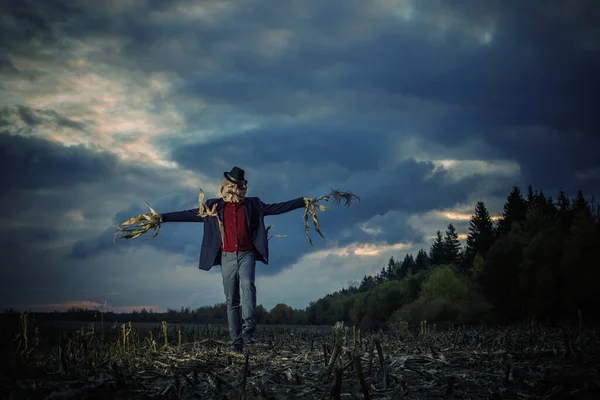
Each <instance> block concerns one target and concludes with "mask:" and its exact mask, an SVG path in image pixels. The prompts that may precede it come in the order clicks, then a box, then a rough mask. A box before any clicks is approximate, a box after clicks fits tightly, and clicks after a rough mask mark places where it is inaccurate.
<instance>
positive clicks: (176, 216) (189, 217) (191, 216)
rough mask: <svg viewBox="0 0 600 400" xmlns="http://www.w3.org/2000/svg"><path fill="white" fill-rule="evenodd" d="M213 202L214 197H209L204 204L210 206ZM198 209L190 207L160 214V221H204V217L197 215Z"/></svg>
mask: <svg viewBox="0 0 600 400" xmlns="http://www.w3.org/2000/svg"><path fill="white" fill-rule="evenodd" d="M214 203H215V200H214V199H209V200H207V201H206V202H205V203H204V204H206V206H207V207H209V208H210V207H212V206H213V204H214ZM198 210H199V209H198V208H192V209H189V210H183V211H174V212H168V213H164V214H160V216H161V218H162V222H204V218H202V217H199V216H198Z"/></svg>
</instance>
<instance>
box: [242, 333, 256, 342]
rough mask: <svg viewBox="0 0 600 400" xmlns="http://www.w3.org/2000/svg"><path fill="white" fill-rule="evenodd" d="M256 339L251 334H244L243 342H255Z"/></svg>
mask: <svg viewBox="0 0 600 400" xmlns="http://www.w3.org/2000/svg"><path fill="white" fill-rule="evenodd" d="M257 343H258V340H256V338H255V337H254V336H253V335H250V334H248V335H244V344H257Z"/></svg>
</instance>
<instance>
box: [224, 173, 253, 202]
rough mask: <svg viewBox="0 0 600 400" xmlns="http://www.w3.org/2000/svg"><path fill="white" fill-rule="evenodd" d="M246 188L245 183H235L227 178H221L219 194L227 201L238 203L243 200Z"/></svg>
mask: <svg viewBox="0 0 600 400" xmlns="http://www.w3.org/2000/svg"><path fill="white" fill-rule="evenodd" d="M247 190H248V188H247V186H246V185H243V184H235V183H233V182H230V181H228V180H227V179H223V181H222V182H221V196H222V197H223V200H224V201H226V202H228V203H239V202H240V201H242V200H244V198H245V197H246V191H247Z"/></svg>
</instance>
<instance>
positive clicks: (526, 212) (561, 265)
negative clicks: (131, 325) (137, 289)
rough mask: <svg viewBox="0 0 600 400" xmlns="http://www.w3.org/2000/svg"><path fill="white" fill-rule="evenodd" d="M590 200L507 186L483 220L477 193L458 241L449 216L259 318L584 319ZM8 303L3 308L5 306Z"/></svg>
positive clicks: (598, 281)
mask: <svg viewBox="0 0 600 400" xmlns="http://www.w3.org/2000/svg"><path fill="white" fill-rule="evenodd" d="M598 254H600V207H599V205H597V204H596V203H595V201H594V199H593V198H592V199H590V200H588V199H586V198H585V197H584V196H583V194H582V192H581V191H579V192H578V193H577V194H576V196H575V197H573V198H570V197H569V196H568V195H567V194H566V193H565V192H564V191H562V190H561V191H560V192H559V193H558V196H557V197H556V199H553V198H552V197H549V196H546V195H545V194H544V193H543V192H542V191H538V190H535V191H534V190H533V189H532V187H531V186H530V187H529V188H528V191H527V193H526V194H523V193H522V192H521V190H520V189H519V188H518V187H517V186H515V187H513V188H512V190H511V191H510V193H509V194H508V197H507V199H506V201H505V203H504V209H503V212H502V215H501V217H500V218H499V219H498V220H496V221H492V219H491V217H490V214H489V212H488V210H487V207H486V205H485V204H484V203H483V202H482V201H479V202H478V203H477V205H476V207H475V210H474V214H473V215H472V217H471V221H470V226H469V232H468V237H467V240H466V245H465V246H462V245H461V243H460V241H459V240H458V233H457V232H456V229H455V228H454V225H453V224H449V225H448V226H447V227H446V228H445V231H444V233H442V232H441V231H437V236H436V239H435V240H434V241H433V243H432V245H431V248H430V249H429V250H428V251H426V250H425V249H420V251H419V252H418V253H417V254H416V255H415V256H413V255H412V254H407V255H406V256H405V257H404V259H403V260H401V261H400V260H395V259H394V258H393V257H392V258H391V259H390V260H389V263H388V265H387V267H383V268H382V269H381V271H380V272H379V273H378V274H377V275H376V276H364V278H363V279H362V281H361V282H360V283H359V284H357V285H354V286H349V287H347V288H343V289H342V290H340V291H338V292H335V293H330V294H327V295H326V296H324V297H323V298H321V299H318V300H316V301H313V302H311V303H310V304H309V305H308V307H306V308H305V309H294V308H291V307H289V306H287V305H286V304H283V303H281V304H277V305H276V306H275V307H273V309H271V310H270V311H267V310H266V309H265V308H264V307H263V306H261V305H259V306H258V307H257V314H258V323H259V324H315V325H321V324H334V323H335V322H337V321H345V322H349V323H360V324H363V325H364V324H380V323H389V322H392V323H394V322H407V323H418V322H419V321H422V320H427V321H428V322H431V323H444V322H447V323H467V324H478V323H492V322H494V323H510V322H520V321H526V320H528V321H531V320H536V321H540V322H544V323H557V322H563V321H565V320H569V321H581V319H584V320H585V321H586V322H589V321H592V320H593V319H594V318H597V317H595V314H596V313H594V310H595V309H597V308H598V306H600V292H599V291H598V288H600V278H599V277H600V274H599V272H598V267H599V265H598V264H599V263H598V259H597V256H598ZM7 311H10V310H7ZM50 315H54V317H56V318H60V319H66V320H80V321H91V320H99V318H100V317H99V312H98V311H96V310H84V309H71V310H68V311H67V312H61V313H58V312H56V313H54V314H50ZM225 315H226V307H225V304H217V305H214V306H206V307H201V308H198V309H195V310H190V309H189V308H181V309H180V310H168V311H167V312H166V313H155V312H152V311H147V310H145V309H143V310H140V311H135V312H133V313H130V314H114V313H111V312H104V313H103V315H102V318H103V319H104V321H107V322H109V321H115V320H118V321H135V322H142V321H147V322H159V321H162V320H165V321H167V322H178V321H179V322H182V323H190V322H198V323H226V320H225Z"/></svg>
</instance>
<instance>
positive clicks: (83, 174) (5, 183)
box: [0, 117, 117, 193]
mask: <svg viewBox="0 0 600 400" xmlns="http://www.w3.org/2000/svg"><path fill="white" fill-rule="evenodd" d="M27 118H28V117H27ZM0 164H1V165H2V168H1V171H2V172H0V190H2V191H3V192H4V193H6V192H7V191H10V190H14V189H44V188H65V187H69V186H74V185H77V184H82V183H92V182H99V181H102V180H104V179H107V177H109V176H114V175H116V174H117V167H116V165H117V163H116V158H115V157H114V156H113V155H111V154H109V153H106V152H104V153H101V152H91V151H89V150H87V149H86V148H85V147H84V146H71V147H65V146H63V145H60V144H57V143H54V142H52V141H50V140H47V139H41V138H25V137H22V136H16V135H8V134H1V135H0Z"/></svg>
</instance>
